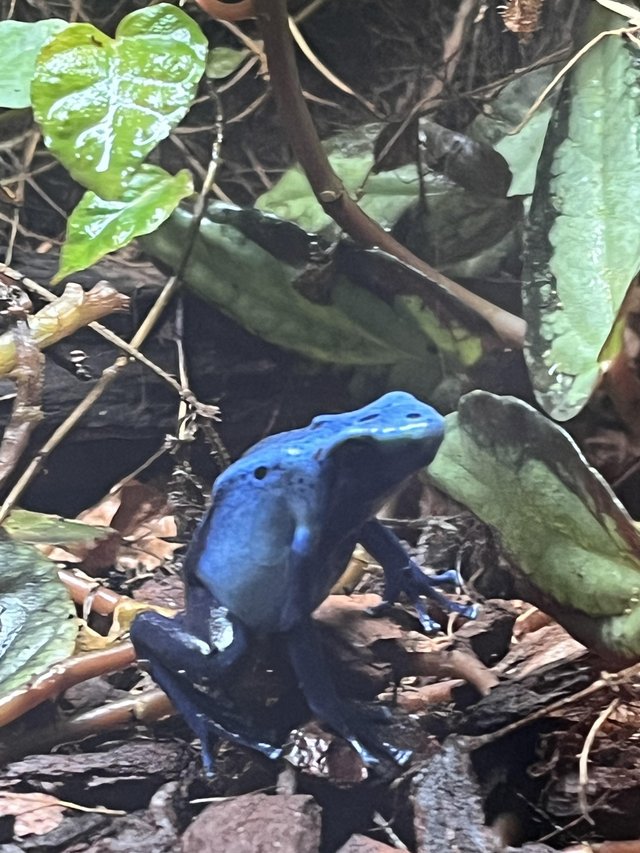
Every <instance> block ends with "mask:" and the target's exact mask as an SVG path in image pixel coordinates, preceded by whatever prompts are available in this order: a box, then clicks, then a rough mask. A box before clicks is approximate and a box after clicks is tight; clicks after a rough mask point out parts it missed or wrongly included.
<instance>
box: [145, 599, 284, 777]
mask: <svg viewBox="0 0 640 853" xmlns="http://www.w3.org/2000/svg"><path fill="white" fill-rule="evenodd" d="M184 623H185V619H184V617H183V616H182V615H178V616H176V617H175V618H173V619H170V618H168V617H166V616H162V615H161V614H159V613H156V612H154V611H145V612H143V613H141V614H140V615H139V616H137V617H136V619H135V620H134V622H133V625H132V626H131V640H132V642H133V645H134V647H135V649H136V652H137V654H138V656H139V657H140V658H143V659H146V660H148V661H149V664H150V666H149V668H150V670H151V674H152V676H153V678H154V681H156V682H157V683H158V684H159V685H160V687H161V688H162V689H163V690H164V691H165V693H166V694H167V695H168V696H169V698H170V699H171V701H172V703H173V704H174V705H175V707H176V709H177V710H178V711H179V712H180V713H181V714H182V716H183V717H184V719H185V721H186V722H187V724H188V725H189V726H190V728H191V729H192V730H193V732H194V733H195V735H196V736H197V737H198V738H200V741H201V743H202V761H203V764H204V768H205V771H206V772H207V774H209V775H211V774H212V773H213V767H214V759H213V749H214V746H215V743H216V741H217V739H218V737H222V738H225V739H227V740H230V741H232V742H235V743H238V744H242V745H243V746H248V747H250V748H252V749H257V750H259V751H260V752H262V753H263V754H264V755H266V756H268V757H269V758H278V757H279V756H280V755H281V752H282V750H281V749H280V748H278V747H275V746H272V745H271V744H269V743H266V742H265V741H264V740H263V739H262V738H261V737H260V735H259V734H257V733H256V732H254V731H251V730H250V727H249V726H247V723H246V721H244V720H242V719H240V718H239V716H238V715H237V714H234V713H233V711H231V710H230V708H228V707H227V704H228V703H223V702H221V701H217V697H216V685H222V682H223V680H224V679H225V677H227V676H229V677H230V673H231V671H232V670H233V668H234V667H235V665H236V664H237V663H238V662H239V661H240V659H241V658H242V657H243V656H244V654H245V652H246V650H247V647H248V640H249V638H248V636H247V631H246V629H245V628H244V627H243V626H242V625H241V624H239V623H234V625H233V628H234V631H233V640H232V641H231V642H230V644H229V645H228V646H227V647H226V648H224V649H223V650H221V651H219V650H217V649H216V648H215V647H212V646H210V645H209V644H208V643H206V642H205V641H204V640H202V639H200V638H199V637H196V636H195V635H194V634H192V633H190V632H189V631H188V630H187V629H186V628H185V624H184Z"/></svg>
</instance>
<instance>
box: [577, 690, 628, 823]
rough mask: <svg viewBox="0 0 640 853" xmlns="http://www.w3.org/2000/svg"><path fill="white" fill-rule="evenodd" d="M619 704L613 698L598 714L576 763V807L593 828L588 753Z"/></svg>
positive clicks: (617, 698) (618, 701)
mask: <svg viewBox="0 0 640 853" xmlns="http://www.w3.org/2000/svg"><path fill="white" fill-rule="evenodd" d="M619 704H620V699H619V697H617V696H616V697H615V698H614V699H612V700H611V702H609V704H608V705H607V707H606V708H605V709H604V711H601V712H600V713H599V714H598V717H597V718H596V720H595V722H594V724H593V725H592V726H591V728H590V729H589V733H588V734H587V736H586V738H585V739H584V743H583V745H582V749H581V750H580V760H579V762H578V768H579V773H578V782H579V785H580V787H579V789H578V805H579V806H580V811H581V812H582V815H583V817H584V819H585V820H586V821H587V822H588V823H590V824H591V825H592V826H593V822H594V821H593V818H592V817H591V815H590V814H589V804H588V802H587V786H588V784H589V769H588V764H589V753H590V752H591V747H592V746H593V742H594V740H595V739H596V735H597V733H598V730H599V729H600V728H601V727H602V726H603V724H604V723H605V722H606V721H607V719H608V718H609V717H610V716H611V714H613V712H614V711H615V710H616V708H617V707H618V705H619Z"/></svg>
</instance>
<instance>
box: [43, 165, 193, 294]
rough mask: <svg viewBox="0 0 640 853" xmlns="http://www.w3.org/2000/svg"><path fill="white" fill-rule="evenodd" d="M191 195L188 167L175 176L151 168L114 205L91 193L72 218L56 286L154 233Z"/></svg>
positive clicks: (135, 177)
mask: <svg viewBox="0 0 640 853" xmlns="http://www.w3.org/2000/svg"><path fill="white" fill-rule="evenodd" d="M192 192H193V183H192V180H191V174H190V173H189V172H188V171H187V169H182V170H181V171H180V172H178V174H177V175H170V174H169V173H168V172H165V171H164V169H161V168H160V167H159V166H150V165H148V164H143V165H142V166H141V167H140V169H139V170H138V171H137V172H135V173H134V174H133V175H132V176H131V177H129V178H128V179H127V184H126V186H125V187H124V189H123V192H122V195H121V196H120V197H119V198H118V199H116V200H114V201H105V199H102V198H100V196H97V195H96V194H95V193H93V192H91V190H87V192H86V193H85V194H84V196H83V197H82V199H81V200H80V202H79V204H78V205H77V207H76V208H75V209H74V211H73V212H72V213H71V215H70V216H69V220H68V223H67V239H66V241H65V243H64V245H63V246H62V251H61V253H60V269H59V271H58V273H57V274H56V276H55V278H54V280H53V281H54V283H55V282H56V281H59V280H60V279H62V278H64V277H65V276H67V275H70V274H71V273H74V272H76V271H77V270H83V269H86V268H87V267H90V266H91V264H95V263H96V262H97V261H99V260H100V258H102V257H104V255H106V254H108V253H109V252H115V250H116V249H120V248H121V247H122V246H126V245H127V243H130V242H131V240H133V238H134V237H139V236H140V235H141V234H149V233H150V232H151V231H155V229H156V228H158V226H159V225H161V224H162V223H163V222H164V221H165V219H166V218H167V217H168V216H169V215H170V214H171V212H172V211H173V210H174V209H175V208H176V207H177V205H178V204H179V203H180V201H181V200H182V199H183V198H185V197H186V196H188V195H191V193H192Z"/></svg>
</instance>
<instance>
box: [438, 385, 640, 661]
mask: <svg viewBox="0 0 640 853" xmlns="http://www.w3.org/2000/svg"><path fill="white" fill-rule="evenodd" d="M429 478H430V479H431V480H432V481H433V482H434V483H435V484H436V485H437V486H438V487H439V488H440V489H442V490H443V491H445V492H447V493H448V494H449V495H451V496H452V497H453V498H455V499H456V500H457V501H460V502H461V503H463V504H465V505H466V506H468V507H469V509H471V510H472V511H473V512H474V513H475V514H476V515H477V516H478V517H479V518H480V519H482V521H484V522H485V523H487V524H490V525H491V526H492V527H494V528H495V529H496V530H497V531H498V534H499V536H500V539H501V541H502V545H503V547H504V549H505V551H506V552H507V554H508V555H509V556H510V557H511V559H512V560H513V562H514V563H515V565H516V566H517V567H518V570H519V572H521V573H522V580H523V582H524V583H525V584H526V586H525V589H526V591H527V596H526V597H527V598H528V599H529V600H531V601H533V602H534V603H540V606H541V607H542V608H543V609H547V610H548V612H550V613H551V614H552V615H553V616H554V617H555V618H556V619H557V620H558V621H559V622H560V624H561V625H563V627H565V628H566V629H567V630H568V631H569V632H570V633H572V634H573V636H574V637H576V639H578V640H580V642H582V643H584V644H585V645H590V646H592V647H595V648H596V649H598V650H599V651H600V652H602V653H604V654H605V655H607V656H612V657H622V658H626V659H635V658H637V657H638V656H640V609H639V608H638V603H639V598H640V533H638V531H637V529H636V527H635V526H634V524H633V521H632V520H631V518H630V517H629V515H628V514H627V513H626V511H625V509H624V508H623V506H622V505H621V504H620V502H619V501H618V500H617V498H616V497H615V495H614V494H613V492H612V491H611V489H610V488H609V486H608V485H607V483H606V482H605V481H604V480H603V478H602V477H601V476H600V475H599V474H598V473H597V472H596V471H595V470H594V469H592V468H590V467H589V466H588V464H587V462H586V460H585V459H584V457H583V456H582V454H581V452H580V450H579V449H578V447H577V446H576V445H575V444H574V442H573V440H572V439H571V438H570V436H569V435H568V434H567V433H566V432H565V431H564V430H563V429H562V428H561V427H559V426H557V425H556V424H554V423H552V422H551V421H549V420H548V419H547V418H545V417H544V416H543V415H541V414H540V413H539V412H537V411H536V410H535V409H533V408H532V407H531V406H529V405H527V404H526V403H523V402H522V401H520V400H517V399H516V398H514V397H497V396H495V395H493V394H488V393H485V392H483V391H474V392H473V393H471V394H467V395H466V396H465V397H463V398H462V400H461V401H460V408H459V411H458V412H457V413H454V414H452V415H449V416H448V417H447V430H446V435H445V440H444V442H443V444H442V446H441V448H440V450H439V452H438V455H437V457H436V459H435V460H434V462H433V463H432V464H431V466H430V467H429ZM531 593H533V595H531Z"/></svg>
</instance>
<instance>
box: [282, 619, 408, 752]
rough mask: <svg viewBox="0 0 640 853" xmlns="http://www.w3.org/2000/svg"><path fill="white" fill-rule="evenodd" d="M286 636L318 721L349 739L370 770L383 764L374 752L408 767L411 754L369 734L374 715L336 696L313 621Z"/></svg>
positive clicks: (303, 690)
mask: <svg viewBox="0 0 640 853" xmlns="http://www.w3.org/2000/svg"><path fill="white" fill-rule="evenodd" d="M285 636H286V641H287V649H288V652H289V658H290V659H291V664H292V666H293V669H294V672H295V674H296V676H297V679H298V683H299V684H300V688H301V690H302V692H303V693H304V697H305V699H306V700H307V704H308V705H309V708H310V709H311V710H312V711H313V713H314V714H315V715H316V716H317V717H318V719H319V720H321V721H322V722H324V723H327V724H328V725H329V726H330V727H331V728H332V729H334V731H336V732H337V733H338V734H339V735H341V737H343V738H344V739H345V740H347V741H348V742H349V743H350V744H351V746H352V747H353V748H354V749H355V751H356V752H357V753H358V755H359V756H360V758H361V759H362V761H363V762H364V764H365V765H366V766H367V767H376V766H377V765H379V764H380V761H379V759H378V758H377V757H376V755H375V753H378V754H382V755H386V756H387V757H389V758H391V759H392V760H393V761H395V762H396V763H397V764H400V765H403V764H406V763H407V761H408V760H409V759H410V757H411V751H410V750H402V749H396V748H395V747H393V746H392V745H391V744H389V743H386V742H385V741H382V740H379V739H378V738H376V737H375V736H374V735H373V734H372V732H371V731H370V723H371V717H372V716H373V715H371V714H367V713H366V711H365V712H364V713H363V712H362V711H360V710H359V709H358V708H356V707H354V706H351V705H350V704H349V703H348V702H346V701H344V700H343V699H340V697H339V696H338V694H337V693H336V690H335V686H334V683H333V678H332V677H331V673H330V669H329V664H328V662H327V658H326V655H325V652H324V649H323V648H322V644H321V642H320V639H319V636H318V633H317V630H316V628H315V626H314V625H313V622H312V620H311V618H308V619H305V620H303V621H302V622H299V623H298V624H297V625H295V626H294V627H293V628H292V629H290V630H289V631H288V632H287V633H286V635H285ZM385 710H386V709H385ZM365 744H367V746H365ZM368 747H370V749H371V750H373V751H370V749H369V748H368Z"/></svg>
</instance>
